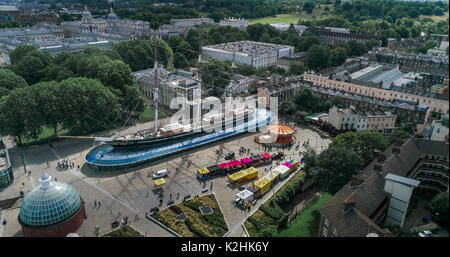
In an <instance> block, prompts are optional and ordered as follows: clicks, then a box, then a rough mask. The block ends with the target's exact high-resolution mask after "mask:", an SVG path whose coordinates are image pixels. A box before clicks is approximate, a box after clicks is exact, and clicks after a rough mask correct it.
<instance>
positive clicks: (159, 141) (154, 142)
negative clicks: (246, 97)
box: [107, 115, 248, 148]
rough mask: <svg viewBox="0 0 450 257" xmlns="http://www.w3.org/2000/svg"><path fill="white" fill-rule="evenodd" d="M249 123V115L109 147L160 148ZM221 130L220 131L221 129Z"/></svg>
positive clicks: (110, 143)
mask: <svg viewBox="0 0 450 257" xmlns="http://www.w3.org/2000/svg"><path fill="white" fill-rule="evenodd" d="M242 120H243V122H247V121H248V115H245V116H244V117H240V118H237V119H236V118H234V119H233V121H231V120H230V121H226V122H225V121H222V123H221V124H217V125H211V126H208V127H206V128H204V129H203V128H200V129H197V130H194V131H189V132H184V133H180V134H175V135H171V136H162V137H155V138H149V139H136V140H114V141H112V142H107V144H108V145H111V146H114V147H119V148H121V147H123V148H127V147H129V148H136V147H148V146H149V145H151V146H158V145H165V144H168V143H172V142H174V141H177V140H181V139H185V138H188V137H195V136H201V135H204V134H208V133H212V132H214V131H217V130H220V129H225V127H226V126H227V125H229V124H230V123H231V122H233V126H235V125H236V123H237V122H238V121H242ZM219 128H220V129H219Z"/></svg>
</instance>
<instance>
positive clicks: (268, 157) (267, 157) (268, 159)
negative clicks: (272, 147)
mask: <svg viewBox="0 0 450 257" xmlns="http://www.w3.org/2000/svg"><path fill="white" fill-rule="evenodd" d="M261 156H262V157H263V158H264V162H265V163H272V155H271V154H270V153H263V154H261Z"/></svg>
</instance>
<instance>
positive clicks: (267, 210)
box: [259, 204, 284, 220]
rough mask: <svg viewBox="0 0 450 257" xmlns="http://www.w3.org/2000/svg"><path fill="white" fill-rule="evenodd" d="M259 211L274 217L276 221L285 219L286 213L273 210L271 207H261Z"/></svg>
mask: <svg viewBox="0 0 450 257" xmlns="http://www.w3.org/2000/svg"><path fill="white" fill-rule="evenodd" d="M259 209H260V210H261V211H263V212H264V213H265V214H267V215H269V216H270V217H272V218H273V219H275V220H279V219H281V217H283V215H284V213H282V212H280V211H279V210H277V209H275V208H272V207H270V206H266V205H264V204H263V205H261V206H260V207H259Z"/></svg>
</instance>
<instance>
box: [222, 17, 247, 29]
mask: <svg viewBox="0 0 450 257" xmlns="http://www.w3.org/2000/svg"><path fill="white" fill-rule="evenodd" d="M219 25H220V26H230V27H235V28H240V29H246V28H247V27H248V20H246V19H243V18H234V17H233V18H225V19H222V20H220V22H219Z"/></svg>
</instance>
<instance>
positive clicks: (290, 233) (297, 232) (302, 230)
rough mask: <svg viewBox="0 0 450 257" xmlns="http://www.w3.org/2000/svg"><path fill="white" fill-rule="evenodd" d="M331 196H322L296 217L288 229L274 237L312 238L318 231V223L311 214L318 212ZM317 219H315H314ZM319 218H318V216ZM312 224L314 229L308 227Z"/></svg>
mask: <svg viewBox="0 0 450 257" xmlns="http://www.w3.org/2000/svg"><path fill="white" fill-rule="evenodd" d="M330 198H331V195H329V194H324V195H323V196H322V198H320V199H319V200H318V201H317V202H315V203H314V204H312V205H311V206H309V207H308V208H306V209H305V210H304V211H303V212H302V213H300V214H299V215H298V216H297V219H296V220H295V221H293V222H291V223H290V224H289V227H288V228H287V229H285V230H282V231H280V232H278V233H276V234H275V235H273V236H275V237H314V236H316V231H317V229H318V225H319V224H318V222H317V220H314V215H313V212H314V211H317V210H319V209H320V208H321V207H322V206H323V205H324V204H325V203H326V202H327V201H328V200H329V199H330ZM316 218H317V217H316ZM319 218H320V216H319ZM312 224H314V227H313V228H311V227H310V226H311V225H312Z"/></svg>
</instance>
